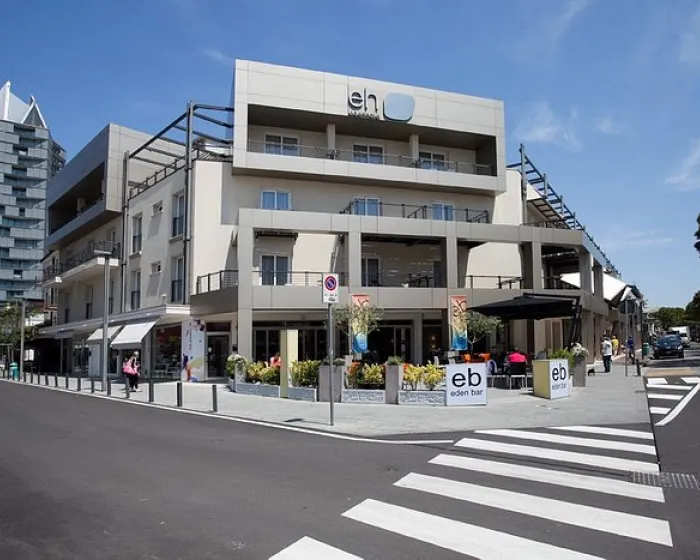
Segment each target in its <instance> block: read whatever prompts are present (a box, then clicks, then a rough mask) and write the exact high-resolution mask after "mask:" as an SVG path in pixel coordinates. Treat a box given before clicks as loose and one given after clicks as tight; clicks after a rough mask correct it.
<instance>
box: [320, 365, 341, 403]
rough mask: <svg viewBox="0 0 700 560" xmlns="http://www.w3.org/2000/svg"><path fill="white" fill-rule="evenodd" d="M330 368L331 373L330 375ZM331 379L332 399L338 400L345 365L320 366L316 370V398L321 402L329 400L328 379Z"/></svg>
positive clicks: (329, 388) (329, 387)
mask: <svg viewBox="0 0 700 560" xmlns="http://www.w3.org/2000/svg"><path fill="white" fill-rule="evenodd" d="M331 368H332V371H333V375H331ZM331 378H332V379H333V401H334V402H340V394H341V391H342V389H343V380H344V378H345V366H327V365H324V366H321V367H320V368H319V370H318V395H317V396H318V400H320V401H321V402H329V401H330V400H331V398H330V390H331V386H330V381H331Z"/></svg>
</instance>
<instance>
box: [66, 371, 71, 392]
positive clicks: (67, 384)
mask: <svg viewBox="0 0 700 560" xmlns="http://www.w3.org/2000/svg"><path fill="white" fill-rule="evenodd" d="M65 376H66V391H67V390H68V387H69V385H70V384H69V383H68V372H66V373H65Z"/></svg>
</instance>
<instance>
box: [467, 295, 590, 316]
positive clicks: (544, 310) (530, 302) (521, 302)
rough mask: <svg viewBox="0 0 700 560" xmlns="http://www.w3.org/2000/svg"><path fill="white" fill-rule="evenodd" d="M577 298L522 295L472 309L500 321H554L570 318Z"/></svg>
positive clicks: (576, 303)
mask: <svg viewBox="0 0 700 560" xmlns="http://www.w3.org/2000/svg"><path fill="white" fill-rule="evenodd" d="M577 305H578V298H575V297H561V298H555V297H551V296H544V295H542V296H540V295H536V294H524V295H522V296H518V297H516V298H513V299H508V300H505V301H496V302H493V303H487V304H486V305H480V306H479V307H473V308H472V311H477V312H478V313H481V314H482V315H488V316H489V317H500V318H501V319H505V320H511V319H554V318H556V317H572V316H573V315H574V311H575V310H576V306H577Z"/></svg>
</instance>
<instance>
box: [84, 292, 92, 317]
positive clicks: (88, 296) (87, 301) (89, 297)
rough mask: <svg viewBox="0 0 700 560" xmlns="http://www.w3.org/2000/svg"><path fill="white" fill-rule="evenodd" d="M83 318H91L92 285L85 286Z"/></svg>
mask: <svg viewBox="0 0 700 560" xmlns="http://www.w3.org/2000/svg"><path fill="white" fill-rule="evenodd" d="M85 318H86V319H92V286H85Z"/></svg>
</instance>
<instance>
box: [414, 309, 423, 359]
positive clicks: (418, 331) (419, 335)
mask: <svg viewBox="0 0 700 560" xmlns="http://www.w3.org/2000/svg"><path fill="white" fill-rule="evenodd" d="M411 345H412V346H413V356H412V358H411V359H412V361H413V363H415V364H422V363H423V314H422V313H418V314H417V315H416V316H415V317H413V336H412V339H411Z"/></svg>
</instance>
